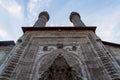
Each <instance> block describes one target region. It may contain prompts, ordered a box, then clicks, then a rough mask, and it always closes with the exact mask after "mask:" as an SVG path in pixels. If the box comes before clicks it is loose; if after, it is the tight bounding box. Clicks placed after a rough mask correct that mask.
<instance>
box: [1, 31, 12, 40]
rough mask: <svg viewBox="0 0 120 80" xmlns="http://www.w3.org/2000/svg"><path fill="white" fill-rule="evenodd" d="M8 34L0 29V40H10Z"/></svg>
mask: <svg viewBox="0 0 120 80" xmlns="http://www.w3.org/2000/svg"><path fill="white" fill-rule="evenodd" d="M10 38H11V37H10V35H9V33H7V32H6V31H5V30H3V29H0V40H8V39H10Z"/></svg>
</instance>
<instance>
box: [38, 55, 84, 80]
mask: <svg viewBox="0 0 120 80" xmlns="http://www.w3.org/2000/svg"><path fill="white" fill-rule="evenodd" d="M39 80H82V78H81V76H78V75H77V73H76V71H75V70H73V69H72V67H70V66H69V65H68V63H67V62H66V60H65V58H64V57H63V56H62V55H61V54H59V55H58V56H57V58H56V59H55V60H54V62H53V63H52V65H51V66H50V67H49V68H48V69H47V70H46V71H45V72H44V73H43V74H42V75H41V78H39Z"/></svg>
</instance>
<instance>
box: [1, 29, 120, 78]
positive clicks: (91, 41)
mask: <svg viewBox="0 0 120 80" xmlns="http://www.w3.org/2000/svg"><path fill="white" fill-rule="evenodd" d="M11 53H12V55H11V56H10V58H9V59H8V61H6V64H5V65H4V66H5V67H4V69H3V71H2V73H1V76H0V79H8V80H38V79H40V80H41V76H42V77H43V76H47V75H48V74H47V75H44V73H45V72H46V71H49V70H48V69H49V67H51V65H52V64H53V62H54V60H55V59H56V57H57V56H58V55H59V54H60V55H62V56H63V57H64V58H65V60H66V62H67V63H68V65H69V66H70V67H71V68H72V69H73V70H72V71H73V72H72V73H71V74H73V75H74V73H75V74H76V75H75V77H74V78H78V80H79V79H81V80H114V79H119V73H118V72H119V71H120V70H119V69H118V68H117V67H115V66H116V64H115V63H116V62H115V61H114V60H112V58H111V56H109V53H107V50H106V49H104V47H103V44H102V42H101V40H100V39H99V38H98V37H97V36H96V35H95V33H94V32H93V31H87V30H86V31H82V30H81V31H78V30H70V31H65V30H51V31H45V30H43V31H29V32H26V33H25V34H24V36H23V37H22V40H21V41H20V42H19V43H18V44H16V47H15V48H14V50H13V51H12V52H11ZM114 64H115V65H114ZM118 67H119V66H118ZM58 69H59V68H58ZM56 76H57V74H56ZM46 80H49V79H46ZM58 80H59V79H58ZM73 80H76V79H73Z"/></svg>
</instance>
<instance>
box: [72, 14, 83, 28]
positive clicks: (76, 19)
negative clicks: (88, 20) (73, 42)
mask: <svg viewBox="0 0 120 80" xmlns="http://www.w3.org/2000/svg"><path fill="white" fill-rule="evenodd" d="M70 21H71V22H72V23H73V25H74V26H75V27H85V24H84V23H83V22H82V20H81V17H80V15H79V14H78V13H77V12H72V13H71V14H70Z"/></svg>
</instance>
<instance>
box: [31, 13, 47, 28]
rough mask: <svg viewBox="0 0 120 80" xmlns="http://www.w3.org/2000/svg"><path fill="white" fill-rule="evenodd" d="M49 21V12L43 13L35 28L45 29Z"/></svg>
mask: <svg viewBox="0 0 120 80" xmlns="http://www.w3.org/2000/svg"><path fill="white" fill-rule="evenodd" d="M48 20H49V14H48V12H47V11H43V12H41V13H40V14H39V16H38V20H37V21H36V22H35V24H34V25H33V27H45V25H46V22H47V21H48Z"/></svg>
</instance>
